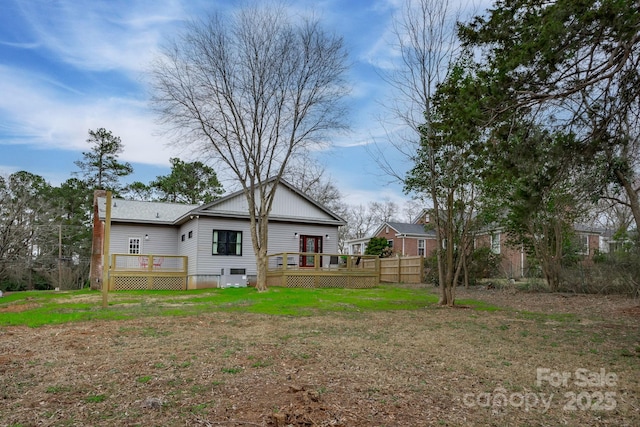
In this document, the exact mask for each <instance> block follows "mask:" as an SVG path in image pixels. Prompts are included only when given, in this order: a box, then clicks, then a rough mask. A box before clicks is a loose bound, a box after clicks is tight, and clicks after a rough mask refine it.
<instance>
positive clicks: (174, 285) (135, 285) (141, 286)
mask: <svg viewBox="0 0 640 427" xmlns="http://www.w3.org/2000/svg"><path fill="white" fill-rule="evenodd" d="M186 288H187V279H186V278H185V277H163V276H154V277H139V276H111V289H110V290H112V291H134V290H145V289H152V290H173V291H181V290H184V289H186Z"/></svg>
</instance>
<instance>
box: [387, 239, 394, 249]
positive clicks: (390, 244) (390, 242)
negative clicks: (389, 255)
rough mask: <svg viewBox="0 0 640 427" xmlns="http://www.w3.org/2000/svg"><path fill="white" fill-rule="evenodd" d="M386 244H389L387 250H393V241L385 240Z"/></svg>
mask: <svg viewBox="0 0 640 427" xmlns="http://www.w3.org/2000/svg"><path fill="white" fill-rule="evenodd" d="M387 243H389V248H391V249H393V240H388V239H387Z"/></svg>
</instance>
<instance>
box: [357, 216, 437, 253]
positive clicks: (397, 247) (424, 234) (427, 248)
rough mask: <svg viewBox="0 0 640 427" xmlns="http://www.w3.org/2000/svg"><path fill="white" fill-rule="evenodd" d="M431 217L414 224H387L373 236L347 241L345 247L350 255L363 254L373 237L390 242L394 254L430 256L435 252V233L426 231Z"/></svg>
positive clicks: (421, 218)
mask: <svg viewBox="0 0 640 427" xmlns="http://www.w3.org/2000/svg"><path fill="white" fill-rule="evenodd" d="M428 223H429V215H428V214H426V213H425V214H423V215H421V216H419V217H418V219H417V220H416V221H414V222H413V223H406V222H392V221H389V222H385V223H383V224H382V225H381V226H380V227H378V229H376V231H375V232H374V233H373V235H371V236H368V237H363V238H360V239H352V240H347V241H346V242H345V246H346V248H347V251H348V253H349V254H352V255H357V254H363V253H364V252H365V250H366V248H367V244H368V243H369V240H371V238H372V237H384V238H385V239H387V241H388V242H389V246H390V247H391V251H392V253H393V254H396V255H399V256H430V255H431V254H432V253H433V251H435V249H436V247H437V244H436V234H435V231H433V230H429V231H426V230H425V225H427V224H428Z"/></svg>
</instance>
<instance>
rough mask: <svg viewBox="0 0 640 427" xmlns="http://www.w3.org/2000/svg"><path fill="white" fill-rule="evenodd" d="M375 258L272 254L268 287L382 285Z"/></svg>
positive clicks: (362, 286)
mask: <svg viewBox="0 0 640 427" xmlns="http://www.w3.org/2000/svg"><path fill="white" fill-rule="evenodd" d="M379 260H380V258H378V257H377V256H373V255H361V256H360V255H342V254H325V253H321V254H319V253H311V252H309V253H305V252H289V253H279V254H273V255H269V263H268V269H267V285H268V286H282V287H288V288H373V287H375V286H378V284H379V277H380V271H379V265H380V264H379Z"/></svg>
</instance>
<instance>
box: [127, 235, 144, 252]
mask: <svg viewBox="0 0 640 427" xmlns="http://www.w3.org/2000/svg"><path fill="white" fill-rule="evenodd" d="M140 241H141V239H140V238H139V237H129V253H130V254H132V255H135V254H139V253H140Z"/></svg>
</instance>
